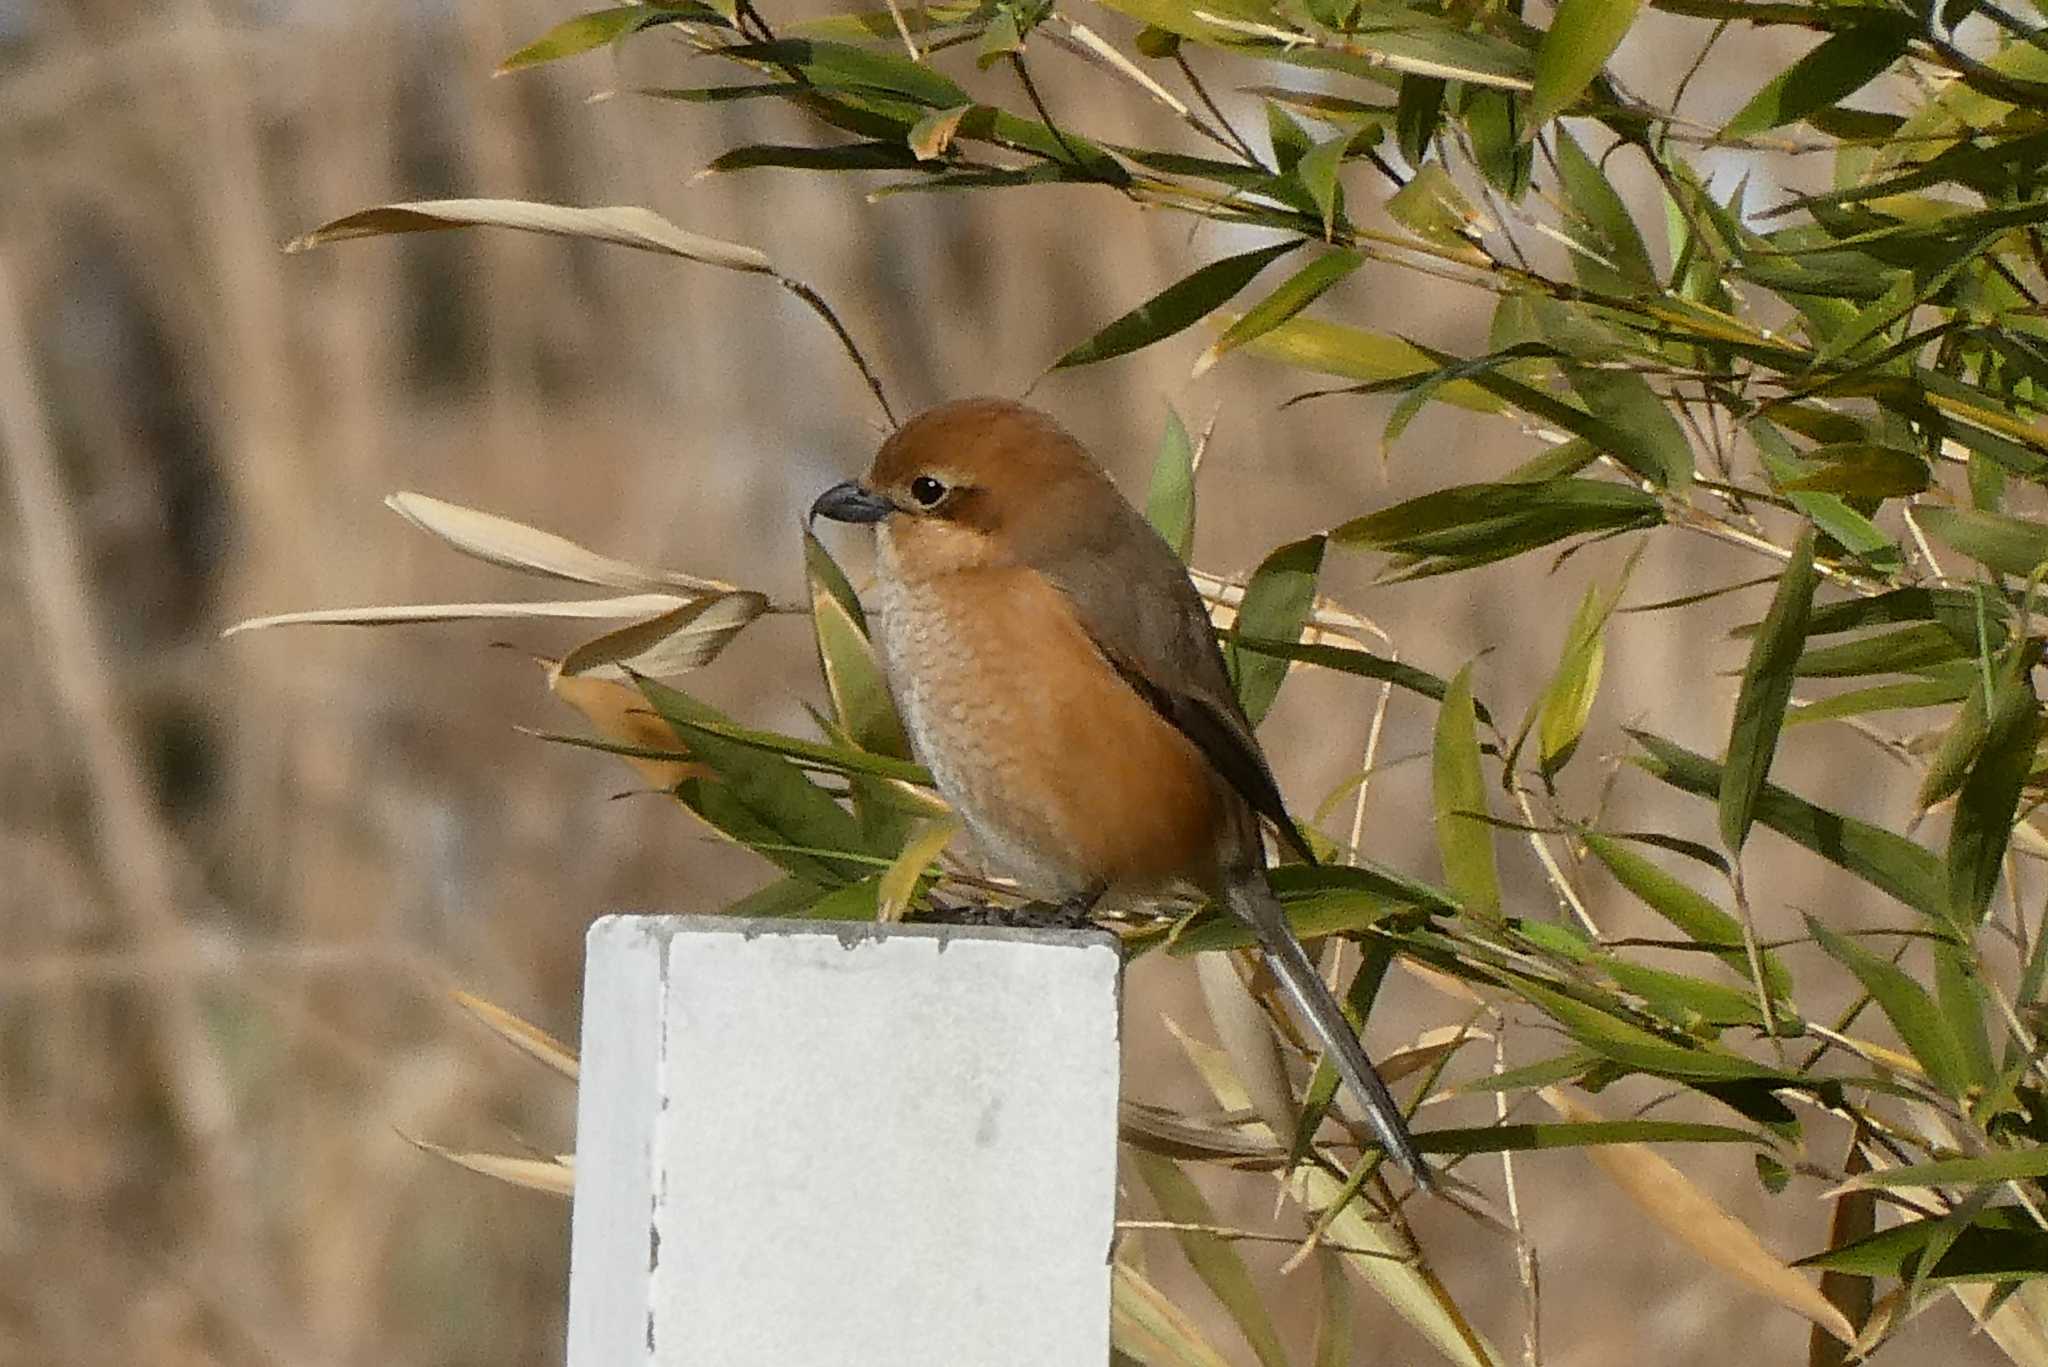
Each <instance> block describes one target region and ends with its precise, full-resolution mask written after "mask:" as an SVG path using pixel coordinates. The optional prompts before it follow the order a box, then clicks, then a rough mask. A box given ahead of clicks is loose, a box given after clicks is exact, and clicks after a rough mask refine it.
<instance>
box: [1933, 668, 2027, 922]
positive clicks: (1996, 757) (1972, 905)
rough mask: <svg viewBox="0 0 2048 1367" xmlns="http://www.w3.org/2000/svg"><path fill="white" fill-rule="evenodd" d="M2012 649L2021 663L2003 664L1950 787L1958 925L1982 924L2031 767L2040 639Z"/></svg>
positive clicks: (1952, 899)
mask: <svg viewBox="0 0 2048 1367" xmlns="http://www.w3.org/2000/svg"><path fill="white" fill-rule="evenodd" d="M2013 653H2014V656H2015V658H2016V660H2018V661H2019V662H2020V664H2019V667H2018V668H2016V669H2008V670H2007V671H2005V673H2004V677H2003V678H2001V679H2000V680H1999V685H1998V688H1997V690H1996V691H1995V692H1994V693H1993V694H1992V696H1991V703H1990V708H1989V715H1988V717H1987V719H1986V721H1985V727H1984V741H1983V744H1982V745H1981V746H1980V747H1979V748H1978V750H1977V759H1976V763H1974V764H1973V765H1971V766H1970V772H1969V774H1968V776H1967V777H1965V778H1964V779H1963V782H1962V787H1961V789H1960V790H1959V791H1958V792H1957V794H1956V811H1955V820H1954V821H1953V822H1952V823H1951V824H1950V826H1949V837H1948V878H1949V903H1950V910H1951V914H1952V915H1953V916H1954V917H1955V919H1956V923H1957V924H1958V925H1961V926H1976V925H1980V924H1982V922H1983V920H1984V915H1985V912H1986V910H1987V909H1988V908H1989V907H1990V905H1991V894H1992V893H1993V892H1994V891H1996V890H1997V887H1998V878H1999V869H2000V866H2001V865H2002V863H2003V861H2004V859H2005V850H2006V845H2007V843H2008V842H2009V841H2010V840H2011V838H2012V826H2013V821H2014V818H2015V816H2016V814H2017V813H2018V811H2019V804H2020V792H2021V789H2022V788H2024V787H2025V785H2026V782H2027V778H2028V776H2029V775H2030V774H2031V773H2032V772H2033V769H2034V763H2035V750H2036V748H2037V747H2038V745H2039V743H2040V739H2041V706H2040V702H2039V700H2038V699H2037V698H2035V696H2034V681H2033V663H2034V661H2035V660H2037V659H2038V658H2039V656H2040V648H2039V643H2038V642H2035V641H2028V642H2026V643H2025V644H2024V645H2023V646H2021V647H2020V648H2018V649H2016V650H2015V651H2014V652H2013Z"/></svg>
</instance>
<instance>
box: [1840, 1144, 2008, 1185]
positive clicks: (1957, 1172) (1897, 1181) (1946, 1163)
mask: <svg viewBox="0 0 2048 1367" xmlns="http://www.w3.org/2000/svg"><path fill="white" fill-rule="evenodd" d="M2039 1177H2048V1146H2037V1147H2034V1148H2026V1149H2007V1150H2003V1151H2000V1152H1998V1153H1990V1154H1984V1155H1980V1156H1978V1157H1974V1158H1938V1159H1936V1160H1934V1161H1933V1162H1931V1163H1914V1164H1910V1165H1908V1166H1906V1167H1900V1168H1886V1169H1884V1170H1882V1171H1879V1172H1866V1173H1863V1174H1862V1175H1861V1176H1858V1177H1852V1178H1850V1179H1849V1180H1848V1181H1846V1182H1844V1183H1842V1185H1841V1186H1839V1187H1837V1188H1836V1190H1837V1191H1862V1190H1865V1189H1866V1188H1887V1187H1960V1186H1980V1185H1988V1184H1990V1183H1993V1182H2017V1181H2026V1180H2031V1179H2034V1178H2039Z"/></svg>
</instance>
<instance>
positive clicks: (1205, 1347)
mask: <svg viewBox="0 0 2048 1367" xmlns="http://www.w3.org/2000/svg"><path fill="white" fill-rule="evenodd" d="M1109 1288H1110V1297H1109V1336H1110V1341H1111V1342H1112V1343H1114V1344H1115V1345H1116V1348H1117V1351H1119V1352H1122V1353H1127V1354H1129V1355H1130V1356H1131V1357H1132V1358H1134V1359H1135V1360H1137V1361H1138V1362H1141V1363H1144V1364H1146V1367H1230V1362H1229V1360H1228V1359H1226V1358H1225V1357H1224V1356H1223V1355H1222V1354H1221V1353H1219V1352H1217V1351H1216V1349H1215V1348H1214V1347H1213V1346H1212V1345H1211V1344H1210V1343H1209V1341H1208V1340H1207V1339H1205V1338H1203V1337H1202V1333H1201V1331H1200V1330H1199V1329H1197V1328H1196V1327H1195V1325H1194V1322H1193V1321H1192V1320H1190V1319H1189V1318H1188V1317H1187V1315H1186V1314H1184V1313H1183V1312H1182V1311H1181V1309H1180V1307H1178V1306H1176V1305H1175V1304H1174V1303H1173V1302H1172V1301H1170V1300H1168V1299H1167V1298H1166V1295H1165V1293H1164V1292H1162V1291H1161V1290H1160V1289H1159V1288H1158V1287H1156V1286H1154V1285H1152V1283H1151V1282H1149V1281H1147V1280H1146V1279H1145V1278H1144V1276H1143V1275H1142V1274H1141V1273H1139V1272H1138V1270H1137V1269H1136V1268H1133V1267H1132V1266H1131V1265H1130V1264H1129V1263H1127V1262H1124V1261H1123V1260H1121V1259H1119V1260H1118V1261H1117V1262H1116V1263H1115V1264H1114V1265H1113V1266H1112V1267H1111V1268H1110V1284H1109Z"/></svg>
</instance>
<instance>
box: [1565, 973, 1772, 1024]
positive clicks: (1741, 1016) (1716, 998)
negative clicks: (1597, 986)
mask: <svg viewBox="0 0 2048 1367" xmlns="http://www.w3.org/2000/svg"><path fill="white" fill-rule="evenodd" d="M1592 963H1593V964H1594V965H1595V966H1597V967H1598V968H1600V969H1601V970H1603V971H1604V972H1605V973H1606V974H1607V976H1608V977H1609V978H1612V979H1613V980H1614V983H1615V986H1617V987H1619V988H1620V989H1621V990H1622V991H1623V992H1625V993H1627V994H1628V995H1629V996H1631V997H1635V998H1637V999H1639V1000H1640V1001H1641V1002H1642V1004H1643V1009H1644V1010H1646V1011H1648V1012H1650V1013H1651V1014H1652V1015H1654V1016H1658V1017H1661V1018H1662V1019H1664V1020H1667V1021H1669V1022H1671V1023H1672V1024H1673V1025H1675V1026H1677V1027H1678V1028H1679V1029H1681V1030H1684V1031H1687V1032H1688V1033H1700V1032H1701V1030H1702V1027H1708V1028H1711V1029H1715V1030H1724V1029H1727V1028H1728V1027H1730V1026H1736V1025H1751V1026H1762V1025H1763V1024H1764V1023H1765V1022H1764V1014H1763V1008H1761V1007H1760V1006H1758V1005H1757V1000H1756V994H1755V990H1754V989H1753V988H1737V987H1730V986H1729V985H1728V984H1726V983H1717V982H1708V981H1706V980H1705V979H1703V978H1694V977H1689V976H1687V975H1686V974H1684V973H1677V972H1674V971H1672V970H1670V969H1664V968H1655V967H1652V966H1650V965H1648V964H1639V963H1635V962H1633V961H1631V960H1628V959H1624V958H1622V957H1620V956H1619V955H1615V954H1596V955H1594V956H1593V959H1592ZM1772 1014H1773V1015H1776V1014H1777V1013H1776V1012H1773V1013H1772Z"/></svg>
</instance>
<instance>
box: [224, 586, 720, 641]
mask: <svg viewBox="0 0 2048 1367" xmlns="http://www.w3.org/2000/svg"><path fill="white" fill-rule="evenodd" d="M685 601H687V600H685V599H683V598H681V597H679V596H678V595H676V594H673V593H632V594H626V595H624V596H623V597H619V598H572V599H564V600H530V601H525V602H501V603H390V604H377V605H373V606H369V607H360V608H313V609H310V610H309V611H305V612H277V613H272V614H270V615H269V616H266V617H251V618H248V619H247V620H246V621H241V622H237V623H235V624H234V625H233V626H231V627H229V628H228V629H227V630H225V631H223V632H221V635H222V636H233V635H235V634H236V633H238V632H243V631H262V630H264V629H266V628H269V627H309V626H317V627H382V626H402V625H405V624H408V623H418V622H470V621H493V622H526V621H542V620H546V619H550V618H568V619H576V620H592V619H598V620H604V619H610V620H618V619H620V618H629V617H646V616H649V615H652V614H655V613H664V612H671V611H673V610H674V609H675V608H677V607H678V606H680V605H681V604H683V603H684V602H685Z"/></svg>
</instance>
